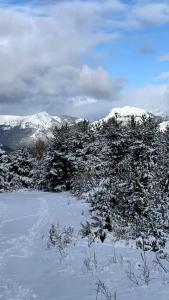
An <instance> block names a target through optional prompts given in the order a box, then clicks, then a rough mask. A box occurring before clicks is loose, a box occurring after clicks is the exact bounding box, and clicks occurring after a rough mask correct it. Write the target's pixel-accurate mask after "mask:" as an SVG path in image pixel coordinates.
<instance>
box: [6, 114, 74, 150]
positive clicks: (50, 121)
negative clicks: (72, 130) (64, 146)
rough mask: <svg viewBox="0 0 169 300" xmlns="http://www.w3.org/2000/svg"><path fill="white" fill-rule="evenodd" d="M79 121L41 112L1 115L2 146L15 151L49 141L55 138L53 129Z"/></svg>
mask: <svg viewBox="0 0 169 300" xmlns="http://www.w3.org/2000/svg"><path fill="white" fill-rule="evenodd" d="M76 122H79V119H77V118H74V117H70V116H61V117H58V116H50V115H49V114H48V113H47V112H41V113H38V114H34V115H30V116H10V115H0V144H3V146H4V147H5V148H7V149H12V150H15V149H17V148H18V147H19V146H20V145H25V144H29V143H31V142H32V141H34V140H36V139H38V138H40V139H41V140H44V141H46V140H48V139H50V138H52V137H53V134H52V131H53V128H54V127H55V126H56V127H58V128H59V127H61V126H62V125H63V124H66V123H68V124H70V125H72V124H74V123H76Z"/></svg>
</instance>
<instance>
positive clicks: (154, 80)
mask: <svg viewBox="0 0 169 300" xmlns="http://www.w3.org/2000/svg"><path fill="white" fill-rule="evenodd" d="M0 14H1V17H0V68H1V78H0V113H5V114H9V113H15V114H25V111H27V112H28V113H34V112H38V111H41V110H46V111H48V112H49V113H53V112H55V114H62V113H67V114H71V115H79V116H82V117H89V118H98V117H102V116H103V115H105V114H107V113H108V112H109V110H110V109H111V108H112V107H114V106H121V105H133V106H140V107H143V108H146V109H148V110H149V111H152V112H153V111H160V112H161V113H164V114H166V113H168V112H169V105H168V104H169V1H168V0H162V1H160V0H159V1H158V0H155V1H152V0H134V1H130V0H102V1H100V0H90V1H89V0H86V1H83V0H72V1H71V0H65V1H56V0H53V1H46V0H41V1H40V0H36V1H35V0H32V1H31V0H30V1H28V0H27V1H24V0H8V1H1V5H0Z"/></svg>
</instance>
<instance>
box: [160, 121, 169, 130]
mask: <svg viewBox="0 0 169 300" xmlns="http://www.w3.org/2000/svg"><path fill="white" fill-rule="evenodd" d="M159 126H160V130H161V131H162V132H164V131H165V130H166V129H167V128H169V121H164V122H162V123H160V125H159Z"/></svg>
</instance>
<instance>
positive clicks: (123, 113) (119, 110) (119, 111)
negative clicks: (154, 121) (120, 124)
mask: <svg viewBox="0 0 169 300" xmlns="http://www.w3.org/2000/svg"><path fill="white" fill-rule="evenodd" d="M143 115H145V116H147V117H148V116H150V113H148V112H146V111H145V110H144V109H142V108H138V107H134V106H122V107H115V108H113V109H112V110H111V112H110V113H109V114H108V115H107V116H106V117H105V118H104V121H108V120H109V119H111V118H113V117H116V116H117V118H118V119H120V120H122V121H125V120H127V119H128V118H130V117H131V116H135V118H136V120H137V119H140V118H141V117H142V116H143Z"/></svg>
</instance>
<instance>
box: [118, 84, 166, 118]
mask: <svg viewBox="0 0 169 300" xmlns="http://www.w3.org/2000/svg"><path fill="white" fill-rule="evenodd" d="M121 103H122V104H123V105H126V104H128V105H134V106H137V107H141V108H144V109H145V110H147V111H150V112H155V111H159V112H161V113H164V114H166V113H169V84H156V85H155V84H148V85H145V86H142V87H139V88H135V89H133V90H125V91H124V92H123V93H122V95H121Z"/></svg>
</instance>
